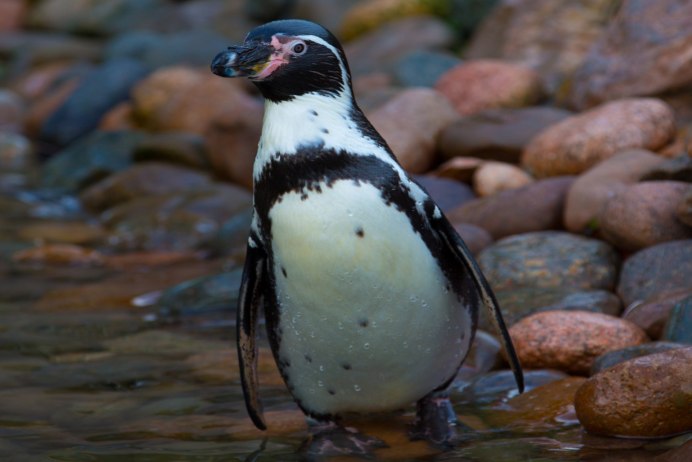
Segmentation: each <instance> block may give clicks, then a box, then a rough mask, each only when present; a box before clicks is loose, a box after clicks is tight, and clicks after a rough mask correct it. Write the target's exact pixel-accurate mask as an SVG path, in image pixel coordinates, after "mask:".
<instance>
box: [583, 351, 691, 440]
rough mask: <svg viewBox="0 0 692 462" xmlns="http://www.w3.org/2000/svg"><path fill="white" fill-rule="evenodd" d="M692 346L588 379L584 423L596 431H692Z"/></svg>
mask: <svg viewBox="0 0 692 462" xmlns="http://www.w3.org/2000/svg"><path fill="white" fill-rule="evenodd" d="M690 362H692V347H688V348H678V349H675V350H669V351H665V352H662V353H656V354H651V355H647V356H643V357H640V358H636V359H632V360H629V361H625V362H623V363H621V364H618V365H616V366H614V367H611V368H610V369H606V370H604V371H602V372H601V373H600V374H596V375H595V376H593V377H591V378H590V379H588V380H587V381H586V382H585V383H584V385H583V386H582V387H580V389H579V390H578V391H577V394H576V397H575V404H574V405H575V409H576V412H577V416H578V417H579V421H580V422H581V424H582V425H583V426H584V428H585V429H586V430H587V431H588V432H591V433H595V434H598V435H609V436H625V437H643V438H647V437H664V436H672V435H676V434H678V433H683V432H687V431H690V429H692V414H690V412H689V410H690V400H691V399H692V396H690V390H689V386H688V385H689V384H690V383H692V368H690V367H685V365H689V364H690Z"/></svg>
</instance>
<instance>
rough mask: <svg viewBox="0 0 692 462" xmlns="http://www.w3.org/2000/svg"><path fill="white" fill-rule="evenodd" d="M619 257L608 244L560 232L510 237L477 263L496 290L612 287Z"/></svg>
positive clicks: (484, 254)
mask: <svg viewBox="0 0 692 462" xmlns="http://www.w3.org/2000/svg"><path fill="white" fill-rule="evenodd" d="M618 260H619V259H618V256H617V254H616V253H615V252H614V250H613V249H612V247H610V246H609V245H608V244H606V243H604V242H602V241H599V240H596V239H589V238H586V237H582V236H576V235H573V234H569V233H565V232H557V231H545V232H536V233H526V234H521V235H517V236H512V237H508V238H505V239H502V240H500V241H498V242H496V243H495V244H494V245H493V246H491V247H489V248H487V249H486V250H484V251H483V252H482V253H481V254H480V256H479V258H478V262H479V264H480V266H481V269H482V270H483V273H484V274H485V276H486V278H488V281H489V282H490V284H491V285H492V286H493V288H494V289H495V290H504V289H515V288H519V287H541V288H565V287H572V288H576V289H605V290H608V289H611V288H613V286H614V285H615V281H616V278H617V267H618V263H619V261H618Z"/></svg>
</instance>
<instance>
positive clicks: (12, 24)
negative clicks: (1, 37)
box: [0, 0, 28, 32]
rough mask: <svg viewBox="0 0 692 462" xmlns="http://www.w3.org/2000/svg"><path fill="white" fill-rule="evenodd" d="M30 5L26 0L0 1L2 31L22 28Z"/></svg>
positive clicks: (0, 26) (0, 30)
mask: <svg viewBox="0 0 692 462" xmlns="http://www.w3.org/2000/svg"><path fill="white" fill-rule="evenodd" d="M27 10H28V5H27V4H26V2H24V0H6V1H4V2H2V3H0V18H2V19H0V32H10V31H13V30H17V29H19V28H21V26H22V24H23V22H24V17H25V15H26V13H27Z"/></svg>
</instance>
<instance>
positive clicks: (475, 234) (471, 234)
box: [453, 223, 493, 255]
mask: <svg viewBox="0 0 692 462" xmlns="http://www.w3.org/2000/svg"><path fill="white" fill-rule="evenodd" d="M453 226H454V229H455V230H456V232H457V233H459V236H460V237H461V238H462V239H463V240H464V242H465V243H466V246H467V247H468V248H469V250H470V251H471V253H472V254H473V255H478V254H479V253H480V252H481V250H483V249H485V248H486V247H488V246H490V245H491V244H492V243H493V237H492V236H491V235H490V233H489V232H487V231H486V230H484V229H483V228H481V227H480V226H476V225H470V224H468V223H455V224H454V225H453Z"/></svg>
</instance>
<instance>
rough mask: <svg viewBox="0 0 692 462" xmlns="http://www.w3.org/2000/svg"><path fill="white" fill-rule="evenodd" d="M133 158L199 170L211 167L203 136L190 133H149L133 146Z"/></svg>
mask: <svg viewBox="0 0 692 462" xmlns="http://www.w3.org/2000/svg"><path fill="white" fill-rule="evenodd" d="M133 159H134V160H135V161H136V162H142V161H164V162H170V163H172V164H178V165H184V166H186V167H192V168H196V169H200V170H208V169H210V167H211V165H210V163H209V156H208V154H207V151H206V148H205V146H204V138H202V137H201V136H199V135H193V134H190V133H176V132H171V133H159V134H154V135H151V136H149V137H147V138H146V139H144V140H142V142H141V143H139V144H138V145H137V146H136V147H135V150H134V153H133Z"/></svg>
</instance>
